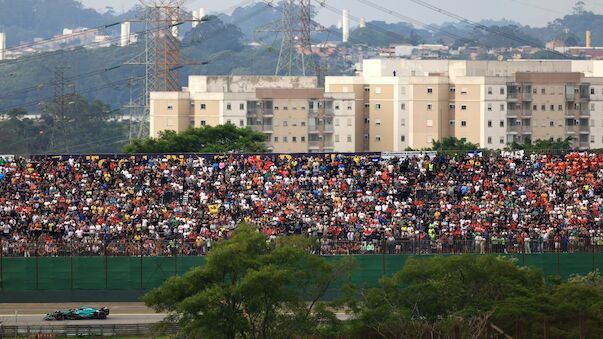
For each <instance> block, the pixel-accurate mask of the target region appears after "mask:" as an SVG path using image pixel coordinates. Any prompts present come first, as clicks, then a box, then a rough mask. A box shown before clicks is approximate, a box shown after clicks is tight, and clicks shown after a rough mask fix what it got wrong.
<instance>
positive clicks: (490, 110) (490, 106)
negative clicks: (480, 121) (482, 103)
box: [488, 104, 492, 112]
mask: <svg viewBox="0 0 603 339" xmlns="http://www.w3.org/2000/svg"><path fill="white" fill-rule="evenodd" d="M488 112H492V104H488Z"/></svg>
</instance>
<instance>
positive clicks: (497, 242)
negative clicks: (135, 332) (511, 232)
mask: <svg viewBox="0 0 603 339" xmlns="http://www.w3.org/2000/svg"><path fill="white" fill-rule="evenodd" d="M219 241H225V240H217V239H210V240H200V241H196V240H192V239H186V238H183V237H172V238H163V239H143V240H133V239H117V240H115V239H113V240H103V238H102V237H84V238H82V239H72V240H63V239H60V240H56V239H53V238H50V237H49V238H47V239H41V240H38V241H28V242H26V243H24V242H20V241H14V240H7V239H6V238H2V237H0V249H1V250H0V258H1V257H69V256H92V257H94V256H110V257H121V256H127V257H138V256H144V257H155V256H157V257H162V256H204V255H207V254H208V253H209V251H211V249H212V248H213V247H214V246H215V245H216V243H217V242H219ZM309 251H310V252H311V253H313V254H318V255H371V254H399V255H422V254H462V253H474V254H521V253H524V254H537V253H552V252H562V253H563V252H569V253H574V252H587V253H590V252H595V253H603V238H569V239H567V240H562V241H559V242H555V241H554V240H548V241H543V240H538V239H531V240H530V241H529V242H527V243H526V242H524V241H521V240H517V239H513V240H508V239H502V238H497V239H483V240H476V239H470V238H469V239H452V240H448V239H445V240H441V239H437V240H430V239H421V238H417V239H413V238H410V239H393V240H392V239H389V240H388V239H380V238H375V239H365V240H353V241H350V240H346V239H338V238H329V237H325V238H321V239H320V240H319V245H317V246H316V247H314V248H311V249H309Z"/></svg>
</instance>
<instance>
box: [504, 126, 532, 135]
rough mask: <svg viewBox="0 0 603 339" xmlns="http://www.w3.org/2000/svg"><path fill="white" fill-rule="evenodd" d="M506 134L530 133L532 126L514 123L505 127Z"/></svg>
mask: <svg viewBox="0 0 603 339" xmlns="http://www.w3.org/2000/svg"><path fill="white" fill-rule="evenodd" d="M507 134H514V135H517V134H532V126H524V125H515V126H509V127H508V128H507Z"/></svg>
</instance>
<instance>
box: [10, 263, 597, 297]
mask: <svg viewBox="0 0 603 339" xmlns="http://www.w3.org/2000/svg"><path fill="white" fill-rule="evenodd" d="M409 257H410V256H406V255H358V256H353V258H354V260H355V261H356V270H355V271H353V272H352V273H351V275H350V276H349V277H348V279H346V280H347V282H351V283H355V284H361V285H368V286H376V285H377V284H378V282H379V278H381V277H382V276H383V275H388V276H391V275H393V274H394V273H396V272H398V271H400V270H401V269H402V268H403V267H404V265H405V263H406V261H407V260H408V258H409ZM416 257H418V258H424V259H426V258H430V257H431V255H421V256H416ZM513 257H514V258H515V260H516V261H517V263H518V264H519V265H525V266H533V267H537V268H540V269H541V270H542V271H543V272H544V274H545V275H547V276H548V275H559V276H561V277H562V278H568V277H569V276H570V275H572V274H581V275H584V274H587V273H589V272H591V271H593V270H594V269H598V270H599V271H602V272H603V253H546V254H525V255H522V254H516V255H513ZM342 258H343V257H341V256H332V257H326V259H327V260H329V261H336V260H341V259H342ZM204 263H205V257H192V256H175V257H142V258H141V257H103V256H100V257H75V256H74V257H29V258H15V257H3V258H0V301H1V300H2V298H4V299H6V298H7V297H11V296H12V297H13V298H11V300H13V299H19V298H20V297H16V296H18V295H21V294H23V292H27V293H29V292H44V293H50V292H56V293H58V295H63V296H68V295H69V294H70V293H79V292H85V291H95V293H96V294H98V292H99V291H107V293H108V295H115V293H114V292H117V291H124V292H125V291H138V294H132V295H136V298H139V296H140V294H141V293H142V292H141V291H145V290H148V289H151V288H154V287H157V286H159V285H161V284H162V283H163V282H164V281H165V280H167V279H168V278H170V277H172V276H174V275H181V274H184V273H186V272H187V271H189V270H190V269H191V268H193V267H195V266H201V265H203V264H204ZM112 291H114V292H112ZM11 293H12V294H11ZM111 293H113V294H111ZM25 294H26V293H25ZM25 294H23V295H25ZM40 295H43V293H42V294H40ZM124 295H126V296H127V293H124ZM120 298H122V299H123V298H124V297H120ZM126 299H127V297H126Z"/></svg>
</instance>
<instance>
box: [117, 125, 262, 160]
mask: <svg viewBox="0 0 603 339" xmlns="http://www.w3.org/2000/svg"><path fill="white" fill-rule="evenodd" d="M265 140H266V137H265V136H264V134H263V133H261V132H256V131H253V130H251V129H249V128H237V127H236V126H234V125H233V124H226V125H219V126H215V127H214V126H204V127H201V128H189V129H187V130H186V131H184V132H181V133H176V132H174V131H164V132H161V133H160V136H159V138H145V139H137V140H134V141H133V142H132V143H130V144H128V145H126V146H124V152H126V153H164V152H168V153H187V152H194V153H264V152H266V151H267V148H266V145H265V144H264V141H265Z"/></svg>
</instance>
